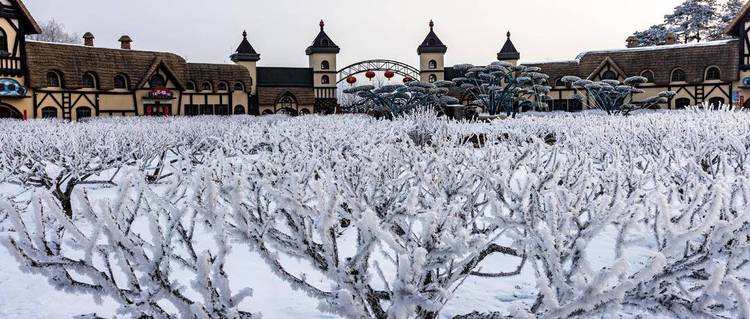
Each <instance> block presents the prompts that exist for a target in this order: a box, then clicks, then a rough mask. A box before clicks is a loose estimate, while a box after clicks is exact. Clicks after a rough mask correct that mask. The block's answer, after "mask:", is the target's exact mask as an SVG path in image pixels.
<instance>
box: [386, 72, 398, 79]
mask: <svg viewBox="0 0 750 319" xmlns="http://www.w3.org/2000/svg"><path fill="white" fill-rule="evenodd" d="M394 75H396V73H393V71H391V70H388V71H385V78H386V79H388V81H390V80H391V79H392V78H393V76H394Z"/></svg>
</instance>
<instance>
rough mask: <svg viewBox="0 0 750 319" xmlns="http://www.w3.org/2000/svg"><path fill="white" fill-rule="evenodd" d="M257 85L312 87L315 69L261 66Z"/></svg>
mask: <svg viewBox="0 0 750 319" xmlns="http://www.w3.org/2000/svg"><path fill="white" fill-rule="evenodd" d="M257 85H258V86H259V87H274V86H285V87H312V86H313V69H312V68H279V67H259V68H258V82H257Z"/></svg>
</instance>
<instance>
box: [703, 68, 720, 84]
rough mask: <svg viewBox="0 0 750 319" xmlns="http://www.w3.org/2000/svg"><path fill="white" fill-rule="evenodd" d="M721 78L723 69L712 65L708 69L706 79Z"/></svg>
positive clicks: (714, 79)
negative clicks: (720, 69)
mask: <svg viewBox="0 0 750 319" xmlns="http://www.w3.org/2000/svg"><path fill="white" fill-rule="evenodd" d="M716 80H721V71H719V68H717V67H715V66H712V67H710V68H708V70H706V81H716Z"/></svg>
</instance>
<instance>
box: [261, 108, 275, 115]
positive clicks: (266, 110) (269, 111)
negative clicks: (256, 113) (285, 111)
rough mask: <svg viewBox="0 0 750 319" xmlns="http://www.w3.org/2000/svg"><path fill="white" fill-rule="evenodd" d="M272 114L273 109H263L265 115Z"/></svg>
mask: <svg viewBox="0 0 750 319" xmlns="http://www.w3.org/2000/svg"><path fill="white" fill-rule="evenodd" d="M271 114H273V111H271V110H269V109H265V110H263V115H271Z"/></svg>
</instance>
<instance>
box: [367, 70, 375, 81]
mask: <svg viewBox="0 0 750 319" xmlns="http://www.w3.org/2000/svg"><path fill="white" fill-rule="evenodd" d="M365 76H366V77H367V78H368V79H370V81H372V79H373V78H375V72H373V71H367V73H365Z"/></svg>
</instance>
